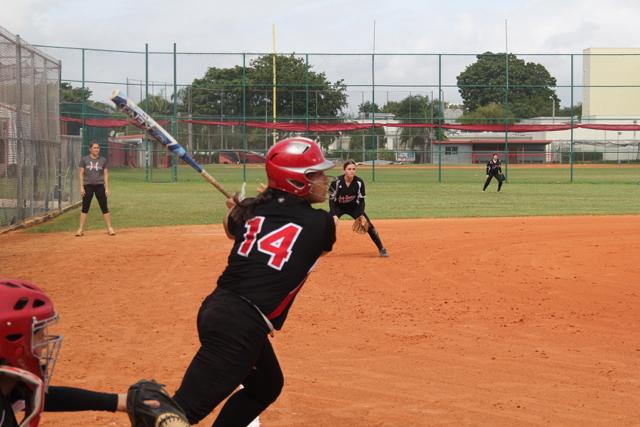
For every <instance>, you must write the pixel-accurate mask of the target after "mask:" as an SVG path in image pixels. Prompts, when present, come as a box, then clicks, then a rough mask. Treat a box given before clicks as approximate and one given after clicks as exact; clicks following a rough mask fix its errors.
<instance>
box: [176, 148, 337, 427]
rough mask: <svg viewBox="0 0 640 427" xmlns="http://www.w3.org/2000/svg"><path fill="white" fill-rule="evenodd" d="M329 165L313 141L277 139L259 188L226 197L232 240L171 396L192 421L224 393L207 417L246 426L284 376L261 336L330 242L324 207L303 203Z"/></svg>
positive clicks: (313, 198) (319, 190) (279, 318)
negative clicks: (264, 184) (238, 197)
mask: <svg viewBox="0 0 640 427" xmlns="http://www.w3.org/2000/svg"><path fill="white" fill-rule="evenodd" d="M333 166H334V165H333V163H332V162H330V161H327V160H325V158H324V156H323V154H322V151H321V150H320V147H319V146H318V145H317V144H316V143H315V142H314V141H312V140H310V139H306V138H289V139H285V140H282V141H280V142H278V143H277V144H275V145H274V146H273V147H271V149H270V150H269V152H268V153H267V156H266V172H267V177H268V180H269V186H268V188H267V189H266V190H265V191H263V192H262V193H260V194H259V195H258V196H257V197H256V198H249V199H244V200H242V201H235V203H233V202H232V201H231V200H229V201H228V205H230V206H232V207H231V209H230V210H229V212H228V213H227V216H226V217H225V221H224V225H225V230H226V232H227V235H228V236H229V238H230V239H233V240H234V244H233V248H232V249H231V253H230V254H229V258H228V265H227V267H226V269H225V270H224V272H223V273H222V275H221V276H220V277H219V278H218V286H217V287H216V289H215V290H214V291H213V293H211V294H210V295H209V296H208V297H207V298H206V299H205V300H204V302H203V303H202V306H201V307H200V310H199V312H198V317H197V326H198V335H199V338H200V348H199V350H198V351H197V353H196V355H195V356H194V358H193V360H192V361H191V364H190V365H189V367H188V369H187V372H186V373H185V376H184V378H183V380H182V384H181V385H180V387H179V388H178V390H177V391H176V394H175V396H174V399H175V400H176V401H177V403H178V404H179V405H180V406H181V407H182V409H183V410H184V411H185V413H186V414H187V418H188V420H189V422H190V423H191V424H197V423H198V422H199V421H200V420H202V419H203V418H205V417H206V416H207V415H208V414H209V413H210V412H211V411H213V409H214V408H215V407H216V406H217V405H218V404H219V403H221V402H222V401H223V400H224V399H225V398H227V397H228V396H229V395H231V396H230V397H229V399H228V400H227V401H226V403H225V404H224V406H223V407H222V409H221V410H220V413H219V414H218V417H217V418H216V420H215V422H214V423H213V425H214V426H246V425H248V424H249V423H250V422H251V421H252V420H254V419H255V418H256V417H257V416H258V415H259V414H260V413H261V412H262V411H263V410H264V409H265V408H267V407H268V406H269V405H270V404H271V403H272V402H274V401H275V400H276V399H277V397H278V395H279V394H280V391H281V389H282V387H283V384H284V379H283V375H282V371H281V369H280V364H279V363H278V359H277V357H276V354H275V352H274V350H273V347H272V346H271V342H270V341H269V335H273V333H274V331H277V330H279V329H280V328H282V325H283V324H284V322H285V319H286V317H287V314H288V313H289V309H290V308H291V305H292V303H293V301H294V299H295V297H296V295H297V294H298V292H299V291H300V289H301V288H302V285H303V284H304V282H305V280H306V279H307V275H308V274H309V273H310V271H311V269H312V268H313V266H314V265H315V264H316V262H317V261H318V258H319V257H320V256H321V255H322V254H324V253H325V252H328V251H330V250H331V249H332V246H333V243H334V242H335V224H334V222H333V220H332V218H331V216H330V215H329V214H328V213H327V212H326V211H324V210H320V209H314V208H312V207H311V204H312V203H320V202H323V201H324V200H325V199H326V195H327V189H328V185H329V179H328V178H327V177H326V176H325V174H324V171H325V170H326V169H329V168H331V167H333ZM234 204H235V206H233V205H234ZM240 385H243V388H238V387H239V386H240Z"/></svg>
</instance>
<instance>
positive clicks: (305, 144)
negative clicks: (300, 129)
mask: <svg viewBox="0 0 640 427" xmlns="http://www.w3.org/2000/svg"><path fill="white" fill-rule="evenodd" d="M333 166H335V165H334V164H333V162H331V161H329V160H326V159H325V158H324V155H323V154H322V150H321V149H320V147H319V146H318V144H317V143H316V142H314V141H312V140H310V139H308V138H302V137H293V138H287V139H283V140H282V141H279V142H278V143H276V144H275V145H274V146H273V147H271V148H270V149H269V152H268V153H267V160H266V169H267V177H268V178H269V187H271V188H275V189H277V190H282V191H286V192H287V193H291V194H295V195H296V196H300V197H303V196H306V195H307V194H309V189H310V187H311V182H309V180H308V179H307V174H308V173H310V172H315V171H324V170H327V169H330V168H332V167H333Z"/></svg>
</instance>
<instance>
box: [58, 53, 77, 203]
mask: <svg viewBox="0 0 640 427" xmlns="http://www.w3.org/2000/svg"><path fill="white" fill-rule="evenodd" d="M61 100H62V61H60V60H59V61H58V114H59V113H60V102H61ZM58 127H60V121H58ZM60 133H61V132H58V135H57V136H58V138H59V140H58V142H60V151H59V158H58V209H60V212H62V138H61V137H60ZM71 166H72V169H75V168H77V166H78V165H73V164H72V165H71ZM71 176H73V174H72V175H71ZM72 191H73V183H71V186H70V188H69V202H70V203H71V202H72V200H73V195H72V194H71V192H72Z"/></svg>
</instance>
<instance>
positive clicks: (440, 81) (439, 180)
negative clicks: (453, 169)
mask: <svg viewBox="0 0 640 427" xmlns="http://www.w3.org/2000/svg"><path fill="white" fill-rule="evenodd" d="M432 98H433V97H432ZM438 99H439V100H440V102H439V104H440V108H442V54H441V53H439V54H438ZM431 102H433V99H432V100H431ZM438 116H440V114H438ZM442 121H444V110H443V111H442V118H440V117H438V124H440V125H442ZM440 129H441V130H442V127H441V128H440ZM437 135H438V134H437V132H436V136H437ZM438 182H440V183H441V182H442V141H439V143H438Z"/></svg>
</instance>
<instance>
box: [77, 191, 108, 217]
mask: <svg viewBox="0 0 640 427" xmlns="http://www.w3.org/2000/svg"><path fill="white" fill-rule="evenodd" d="M94 194H95V195H96V199H98V204H99V205H100V210H101V211H102V213H103V214H107V213H109V206H108V205H107V194H106V193H105V190H104V184H85V185H84V197H83V198H82V213H85V214H86V213H89V208H90V207H91V199H93V195H94Z"/></svg>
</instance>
